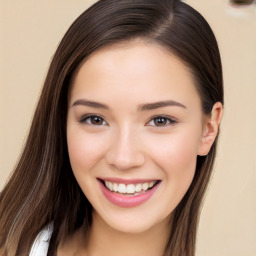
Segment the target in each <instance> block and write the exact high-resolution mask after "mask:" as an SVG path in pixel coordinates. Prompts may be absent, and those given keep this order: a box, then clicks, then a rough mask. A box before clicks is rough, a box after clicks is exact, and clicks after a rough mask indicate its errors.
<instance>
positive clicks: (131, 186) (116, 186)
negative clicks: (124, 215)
mask: <svg viewBox="0 0 256 256" xmlns="http://www.w3.org/2000/svg"><path fill="white" fill-rule="evenodd" d="M98 181H99V184H100V188H101V190H102V192H103V195H104V196H105V197H106V198H107V199H108V200H109V201H110V202H111V203H113V204H115V205H117V206H120V207H134V206H137V205H139V204H142V203H144V202H146V201H147V200H148V199H149V198H150V197H151V196H152V195H153V194H154V193H155V191H156V190H157V188H158V187H159V184H160V183H161V180H137V181H135V180H134V181H131V180H130V181H129V180H119V179H99V178H98Z"/></svg>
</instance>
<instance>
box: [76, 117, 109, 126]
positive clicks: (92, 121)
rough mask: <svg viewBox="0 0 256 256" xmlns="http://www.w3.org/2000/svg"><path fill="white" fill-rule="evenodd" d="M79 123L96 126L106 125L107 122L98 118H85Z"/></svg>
mask: <svg viewBox="0 0 256 256" xmlns="http://www.w3.org/2000/svg"><path fill="white" fill-rule="evenodd" d="M80 122H81V123H87V124H89V125H98V126H100V125H106V124H107V122H106V121H105V120H104V119H103V118H102V117H100V116H86V117H84V118H83V119H82V120H81V121H80Z"/></svg>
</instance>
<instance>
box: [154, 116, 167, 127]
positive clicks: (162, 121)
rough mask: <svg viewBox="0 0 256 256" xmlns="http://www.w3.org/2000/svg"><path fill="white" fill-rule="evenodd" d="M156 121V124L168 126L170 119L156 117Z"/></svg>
mask: <svg viewBox="0 0 256 256" xmlns="http://www.w3.org/2000/svg"><path fill="white" fill-rule="evenodd" d="M154 123H155V125H156V126H166V124H167V123H168V120H167V119H166V118H164V117H156V118H154Z"/></svg>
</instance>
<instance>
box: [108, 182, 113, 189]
mask: <svg viewBox="0 0 256 256" xmlns="http://www.w3.org/2000/svg"><path fill="white" fill-rule="evenodd" d="M107 188H109V190H111V191H113V183H112V182H108V187H107Z"/></svg>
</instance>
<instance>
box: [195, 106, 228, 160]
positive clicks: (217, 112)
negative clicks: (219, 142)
mask: <svg viewBox="0 0 256 256" xmlns="http://www.w3.org/2000/svg"><path fill="white" fill-rule="evenodd" d="M222 114H223V105H222V103H221V102H216V103H215V104H214V106H213V108H212V112H211V115H210V116H209V117H207V118H206V120H205V123H204V128H203V133H202V138H201V141H200V145H199V149H198V155H199V156H205V155H207V154H208V153H209V151H210V149H211V147H212V144H213V143H214V141H215V139H216V137H217V135H218V131H219V126H220V122H221V119H222Z"/></svg>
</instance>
